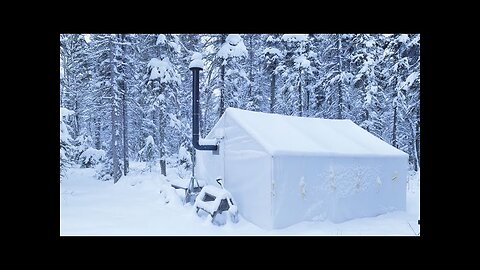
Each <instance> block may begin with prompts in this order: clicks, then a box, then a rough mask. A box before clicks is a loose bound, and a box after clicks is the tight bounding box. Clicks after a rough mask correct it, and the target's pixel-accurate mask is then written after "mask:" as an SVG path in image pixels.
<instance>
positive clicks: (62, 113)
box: [60, 107, 75, 121]
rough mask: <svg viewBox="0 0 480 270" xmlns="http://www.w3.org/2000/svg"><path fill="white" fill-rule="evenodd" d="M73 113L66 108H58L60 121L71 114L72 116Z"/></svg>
mask: <svg viewBox="0 0 480 270" xmlns="http://www.w3.org/2000/svg"><path fill="white" fill-rule="evenodd" d="M74 113H75V112H74V111H72V110H69V109H67V108H64V107H60V121H61V120H62V119H63V118H64V117H68V116H70V115H72V114H74Z"/></svg>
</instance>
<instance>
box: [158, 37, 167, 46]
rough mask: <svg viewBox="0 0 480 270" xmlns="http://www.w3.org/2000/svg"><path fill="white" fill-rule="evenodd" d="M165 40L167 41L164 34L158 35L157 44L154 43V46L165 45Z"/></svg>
mask: <svg viewBox="0 0 480 270" xmlns="http://www.w3.org/2000/svg"><path fill="white" fill-rule="evenodd" d="M166 40H167V37H166V36H165V35H164V34H160V35H158V37H157V42H155V45H159V44H165V41H166Z"/></svg>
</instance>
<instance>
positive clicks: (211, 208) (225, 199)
mask: <svg viewBox="0 0 480 270" xmlns="http://www.w3.org/2000/svg"><path fill="white" fill-rule="evenodd" d="M194 207H195V208H196V211H197V214H198V215H199V216H201V214H202V211H204V212H206V213H208V214H209V215H210V216H211V217H212V223H213V224H216V225H224V224H226V223H227V220H228V219H230V220H231V221H232V222H233V223H237V222H238V208H237V206H236V204H235V201H234V200H233V198H232V195H231V194H230V192H228V191H226V190H225V189H223V188H218V187H215V186H212V185H207V186H204V187H203V188H202V190H201V191H200V193H199V194H198V196H197V198H196V199H195V204H194Z"/></svg>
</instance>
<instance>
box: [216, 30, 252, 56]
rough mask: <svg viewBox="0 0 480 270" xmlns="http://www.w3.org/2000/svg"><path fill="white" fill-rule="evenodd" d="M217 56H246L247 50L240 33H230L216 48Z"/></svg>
mask: <svg viewBox="0 0 480 270" xmlns="http://www.w3.org/2000/svg"><path fill="white" fill-rule="evenodd" d="M217 56H218V57H220V58H223V59H225V60H226V59H228V58H231V57H247V56H248V51H247V47H245V44H244V43H243V39H242V37H240V35H237V34H230V35H228V36H227V38H226V40H225V43H224V44H222V47H220V49H219V50H218V52H217Z"/></svg>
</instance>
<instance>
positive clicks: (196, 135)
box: [190, 67, 218, 151]
mask: <svg viewBox="0 0 480 270" xmlns="http://www.w3.org/2000/svg"><path fill="white" fill-rule="evenodd" d="M201 69H202V68H200V67H191V68H190V70H191V71H192V72H193V104H192V108H193V129H192V144H193V147H195V149H197V150H212V151H217V150H218V145H200V143H199V140H200V91H199V85H200V70H201Z"/></svg>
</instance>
